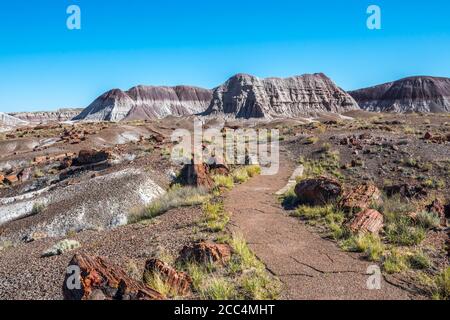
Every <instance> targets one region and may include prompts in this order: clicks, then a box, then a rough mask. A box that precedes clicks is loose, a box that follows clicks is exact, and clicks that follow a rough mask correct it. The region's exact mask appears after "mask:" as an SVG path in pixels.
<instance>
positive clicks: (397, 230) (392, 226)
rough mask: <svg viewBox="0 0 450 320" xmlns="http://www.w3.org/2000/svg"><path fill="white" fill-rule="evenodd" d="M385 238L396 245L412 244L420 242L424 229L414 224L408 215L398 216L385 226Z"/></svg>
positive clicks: (423, 237)
mask: <svg viewBox="0 0 450 320" xmlns="http://www.w3.org/2000/svg"><path fill="white" fill-rule="evenodd" d="M385 234H386V239H387V240H388V241H389V242H390V243H392V244H396V245H401V246H412V245H418V244H420V243H421V242H422V241H423V240H424V239H425V236H426V232H425V229H423V228H422V227H421V226H415V225H414V223H413V221H412V219H411V218H410V217H408V216H403V217H398V218H397V219H396V220H395V221H394V222H390V223H388V224H387V225H386V227H385Z"/></svg>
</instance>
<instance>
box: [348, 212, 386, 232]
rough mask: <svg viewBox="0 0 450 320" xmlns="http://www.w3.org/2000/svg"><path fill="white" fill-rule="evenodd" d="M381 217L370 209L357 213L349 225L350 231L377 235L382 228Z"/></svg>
mask: <svg viewBox="0 0 450 320" xmlns="http://www.w3.org/2000/svg"><path fill="white" fill-rule="evenodd" d="M383 220H384V219H383V215H382V214H381V213H380V212H378V211H376V210H372V209H366V210H364V211H361V212H360V213H358V214H357V215H356V216H355V217H354V218H353V220H352V221H351V222H350V224H349V228H350V230H351V231H353V232H356V233H367V232H369V233H372V234H378V233H379V232H380V230H381V229H382V228H383Z"/></svg>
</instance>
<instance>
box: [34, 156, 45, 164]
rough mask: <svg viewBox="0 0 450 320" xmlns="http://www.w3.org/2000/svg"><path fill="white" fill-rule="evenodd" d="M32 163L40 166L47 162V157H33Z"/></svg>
mask: <svg viewBox="0 0 450 320" xmlns="http://www.w3.org/2000/svg"><path fill="white" fill-rule="evenodd" d="M33 162H34V163H35V164H42V163H45V162H47V156H39V157H35V158H34V160H33Z"/></svg>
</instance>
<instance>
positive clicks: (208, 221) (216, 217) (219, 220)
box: [203, 202, 230, 232]
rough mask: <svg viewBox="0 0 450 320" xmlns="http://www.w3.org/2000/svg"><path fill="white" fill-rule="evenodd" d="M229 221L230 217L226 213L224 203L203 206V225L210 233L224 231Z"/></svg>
mask: <svg viewBox="0 0 450 320" xmlns="http://www.w3.org/2000/svg"><path fill="white" fill-rule="evenodd" d="M229 221H230V215H229V214H228V213H226V212H225V210H224V208H223V203H221V202H216V203H212V202H206V203H205V204H204V205H203V225H204V226H205V227H206V228H207V230H208V231H210V232H220V231H223V230H224V229H225V227H226V225H227V224H228V222H229Z"/></svg>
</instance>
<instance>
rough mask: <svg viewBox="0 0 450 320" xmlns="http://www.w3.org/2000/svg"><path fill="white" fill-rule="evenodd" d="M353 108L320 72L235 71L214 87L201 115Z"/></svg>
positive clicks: (301, 112)
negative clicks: (268, 75)
mask: <svg viewBox="0 0 450 320" xmlns="http://www.w3.org/2000/svg"><path fill="white" fill-rule="evenodd" d="M356 109H359V107H358V105H357V103H356V102H355V100H354V99H353V98H352V97H351V96H350V95H348V94H347V93H346V92H345V91H344V90H342V89H341V88H339V87H338V86H336V85H335V84H334V83H333V81H331V80H330V79H329V78H328V77H327V76H325V75H324V74H321V73H319V74H306V75H302V76H298V77H291V78H285V79H281V78H266V79H260V78H257V77H254V76H251V75H246V74H238V75H235V76H234V77H232V78H230V79H229V80H228V81H227V82H225V84H223V85H222V86H220V87H218V88H216V89H215V91H214V95H213V100H212V102H211V105H210V106H209V107H208V109H207V110H206V111H205V113H204V115H206V116H208V115H225V116H229V117H235V118H245V119H250V118H267V119H271V118H278V117H280V118H283V117H284V118H289V117H300V116H305V115H308V114H311V113H315V112H333V113H343V112H346V111H350V110H356Z"/></svg>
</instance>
